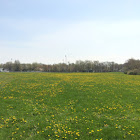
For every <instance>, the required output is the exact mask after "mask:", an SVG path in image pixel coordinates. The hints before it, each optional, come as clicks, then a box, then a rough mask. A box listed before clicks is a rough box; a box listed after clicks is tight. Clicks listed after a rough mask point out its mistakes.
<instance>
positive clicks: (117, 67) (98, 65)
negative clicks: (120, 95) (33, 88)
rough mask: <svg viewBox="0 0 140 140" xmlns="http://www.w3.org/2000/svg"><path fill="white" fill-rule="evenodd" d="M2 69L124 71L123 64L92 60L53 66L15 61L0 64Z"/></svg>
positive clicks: (12, 70) (24, 70) (29, 70)
mask: <svg viewBox="0 0 140 140" xmlns="http://www.w3.org/2000/svg"><path fill="white" fill-rule="evenodd" d="M0 67H1V68H3V69H6V70H8V71H10V72H16V71H17V72H18V71H22V72H31V71H42V72H117V71H121V70H122V64H117V63H114V62H99V61H90V60H86V61H81V60H78V61H76V62H75V63H68V64H66V63H58V64H52V65H47V64H41V63H32V64H21V63H20V61H19V60H15V62H7V63H5V64H0Z"/></svg>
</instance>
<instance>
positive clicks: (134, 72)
mask: <svg viewBox="0 0 140 140" xmlns="http://www.w3.org/2000/svg"><path fill="white" fill-rule="evenodd" d="M127 74H128V75H140V69H134V70H130V71H128V72H127Z"/></svg>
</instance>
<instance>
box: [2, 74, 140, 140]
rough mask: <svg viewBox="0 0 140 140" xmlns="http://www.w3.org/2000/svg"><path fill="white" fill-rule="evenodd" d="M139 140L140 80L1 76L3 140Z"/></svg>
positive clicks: (112, 76) (103, 76) (109, 76)
mask: <svg viewBox="0 0 140 140" xmlns="http://www.w3.org/2000/svg"><path fill="white" fill-rule="evenodd" d="M10 139H12V140H20V139H21V140H25V139H26V140H60V139H68V140H75V139H79V140H122V139H126V140H139V139H140V76H129V75H125V74H123V73H0V140H10Z"/></svg>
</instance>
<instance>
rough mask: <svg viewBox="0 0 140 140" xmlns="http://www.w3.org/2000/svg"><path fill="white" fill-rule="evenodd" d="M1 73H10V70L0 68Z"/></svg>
mask: <svg viewBox="0 0 140 140" xmlns="http://www.w3.org/2000/svg"><path fill="white" fill-rule="evenodd" d="M0 72H9V70H7V69H3V68H0Z"/></svg>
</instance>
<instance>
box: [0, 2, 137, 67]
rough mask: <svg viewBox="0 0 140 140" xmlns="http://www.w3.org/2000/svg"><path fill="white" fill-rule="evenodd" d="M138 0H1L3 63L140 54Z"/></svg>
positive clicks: (109, 58) (0, 56) (123, 57)
mask: <svg viewBox="0 0 140 140" xmlns="http://www.w3.org/2000/svg"><path fill="white" fill-rule="evenodd" d="M139 7H140V1H139V0H117V1H113V0H59V1H58V0H51V1H50V0H20V1H19V0H12V1H11V0H0V63H5V62H7V61H10V60H11V58H12V61H14V60H17V59H18V60H20V61H21V62H22V63H32V62H41V63H45V64H52V63H59V62H63V59H64V57H65V55H67V59H68V61H69V62H75V60H93V61H94V60H99V61H115V62H117V63H124V62H125V60H127V59H129V58H132V57H133V58H135V59H140V55H139V52H140V16H139V15H140V8H139Z"/></svg>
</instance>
